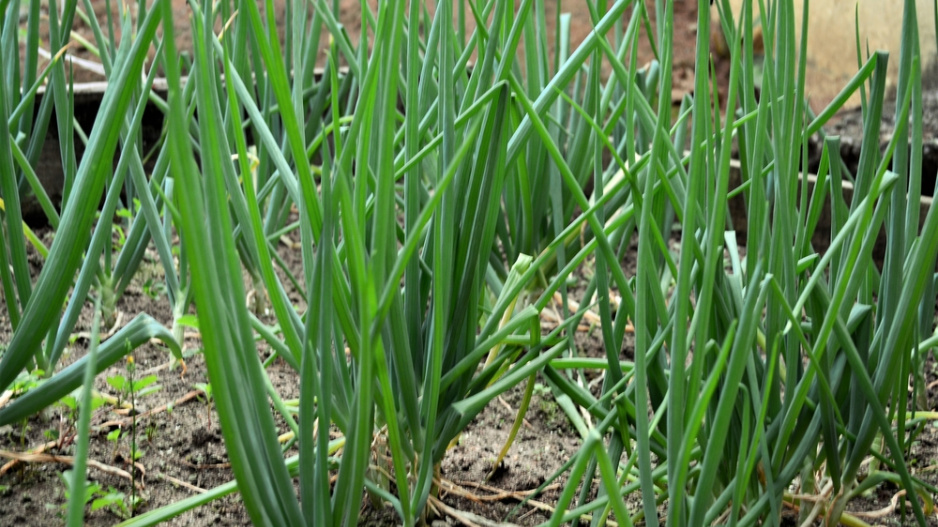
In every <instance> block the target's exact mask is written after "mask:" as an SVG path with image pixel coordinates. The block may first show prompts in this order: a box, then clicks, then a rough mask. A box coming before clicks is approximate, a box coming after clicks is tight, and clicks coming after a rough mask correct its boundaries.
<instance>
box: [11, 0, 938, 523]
mask: <svg viewBox="0 0 938 527" xmlns="http://www.w3.org/2000/svg"><path fill="white" fill-rule="evenodd" d="M93 3H94V4H95V5H97V6H103V5H104V2H103V0H93ZM547 3H548V5H549V6H555V5H556V4H555V1H554V0H547ZM174 4H175V6H176V21H177V23H176V29H177V37H178V38H180V43H181V47H182V48H183V49H185V47H186V42H187V40H186V38H187V35H188V10H187V8H186V4H185V2H184V1H181V0H174ZM342 6H343V11H342V12H343V22H344V23H346V28H347V30H348V31H349V32H350V34H353V35H355V36H357V34H356V33H355V31H356V28H357V27H358V28H360V26H358V25H357V23H356V20H357V15H358V13H357V6H358V2H354V1H349V0H343V1H342ZM102 12H103V8H102ZM550 18H551V17H548V19H550ZM675 18H676V20H675V40H676V42H675V53H676V56H675V77H676V78H675V90H676V91H675V93H674V94H673V96H674V97H677V98H679V97H680V96H681V95H682V94H683V93H687V92H689V90H690V89H691V87H692V86H693V69H692V64H693V50H694V45H695V39H696V13H695V3H694V2H690V1H685V2H681V1H677V2H676V3H675ZM573 23H574V24H573V37H574V38H573V40H574V43H577V42H578V41H579V40H582V38H583V37H584V36H585V35H586V34H587V33H588V32H589V30H590V26H589V24H588V20H587V19H586V18H584V15H583V13H582V10H579V12H577V10H574V19H573ZM190 44H191V43H190ZM649 59H650V55H649V53H648V50H647V49H646V50H643V60H645V61H647V60H649ZM78 75H82V74H76V80H78V77H77V76H78ZM84 80H92V79H84ZM94 80H99V79H94ZM681 90H683V93H681ZM936 136H938V135H933V136H932V137H936ZM44 236H45V240H46V242H47V243H50V242H51V233H49V232H46V233H45V234H44ZM634 249H635V246H634V243H633V247H632V250H631V251H629V252H628V254H627V255H626V257H625V259H624V260H623V262H622V265H623V268H624V269H625V271H626V273H627V276H634V271H635V263H634V262H635V251H634ZM279 252H280V254H281V255H282V256H283V258H284V259H285V261H287V263H288V265H289V266H290V267H291V268H292V269H294V270H297V269H300V266H301V261H300V259H301V257H300V254H299V251H298V250H296V249H294V248H293V247H292V246H288V245H285V244H281V246H280V247H279ZM30 263H31V264H32V266H33V271H34V272H35V273H36V274H38V272H39V270H40V266H41V259H40V258H39V257H38V255H36V254H34V253H31V255H30ZM160 273H161V271H160V267H159V264H158V262H157V258H156V255H155V254H153V253H152V251H151V252H150V253H148V255H147V257H146V261H145V264H144V266H143V269H142V271H141V272H140V273H139V275H138V276H137V277H136V279H135V281H134V283H133V284H132V285H131V286H130V288H129V289H128V291H127V292H126V293H125V294H124V296H123V297H122V298H121V300H120V302H119V304H118V310H119V318H118V322H117V323H118V325H120V324H121V323H126V322H127V321H129V320H131V319H132V318H133V317H134V316H135V315H136V314H137V313H141V312H143V313H148V314H150V315H151V316H153V317H154V318H156V319H157V320H159V321H160V322H162V323H164V324H166V325H167V326H168V325H169V324H171V321H172V314H171V312H170V309H169V307H168V302H167V300H166V298H165V295H162V296H161V295H160V294H159V292H158V288H156V287H153V284H158V283H159V282H160V281H161V276H160ZM297 274H298V276H302V273H297ZM580 278H581V281H582V280H584V278H583V277H582V276H580ZM284 283H285V284H288V282H286V281H285V282H284ZM576 293H577V290H576V289H575V290H574V292H573V296H576ZM291 300H293V301H294V302H295V303H296V304H297V305H298V308H300V309H305V307H304V306H303V304H302V301H301V300H300V298H299V295H297V294H296V293H295V292H293V293H292V294H291ZM548 318H549V317H548ZM272 320H273V319H272V318H269V317H268V320H267V321H268V322H271V321H272ZM545 325H546V326H545V327H549V325H550V321H549V320H548V319H545ZM90 326H91V309H90V307H89V306H86V309H85V312H84V313H83V314H82V318H81V320H80V321H79V323H78V326H77V327H76V329H75V331H76V340H75V342H74V344H73V345H71V346H70V347H69V353H68V355H66V356H65V357H64V358H63V360H62V366H63V367H64V366H66V365H68V364H70V363H71V362H74V361H75V360H77V359H78V358H80V356H81V355H82V354H83V353H84V351H85V349H86V348H87V345H88V337H87V332H88V331H89V330H90ZM10 337H11V328H10V319H9V316H8V314H7V310H6V305H0V343H6V342H9V341H10ZM576 342H577V346H578V348H579V350H580V351H581V352H582V353H583V354H585V355H589V356H604V353H603V350H602V343H601V337H600V335H599V331H598V330H597V329H595V328H584V329H583V330H582V331H578V332H577V334H576ZM185 345H186V347H187V348H188V349H189V350H198V349H199V346H200V345H201V344H200V340H199V338H198V334H197V333H195V332H194V331H193V332H191V333H189V334H188V335H187V338H186V342H185ZM258 352H259V353H260V355H261V357H262V358H266V357H267V356H268V355H269V354H270V350H269V349H267V348H266V347H265V346H264V345H260V346H259V349H258ZM621 357H622V359H625V360H630V359H631V358H632V340H631V336H630V335H627V336H626V341H625V343H624V346H623V349H622V350H621ZM132 358H133V369H134V376H135V377H137V378H140V377H142V376H145V375H150V374H152V375H156V376H157V377H158V379H159V380H158V382H159V384H160V385H161V389H160V390H159V391H157V392H156V393H153V394H150V395H147V396H145V397H142V398H141V399H140V400H138V401H136V408H137V411H138V412H147V411H149V410H159V409H160V408H163V407H165V406H166V405H171V410H170V409H164V410H161V411H157V412H154V413H153V414H150V415H141V416H139V417H137V418H136V419H133V418H131V417H129V416H128V415H126V412H124V413H119V412H118V408H117V407H116V406H115V405H106V406H105V407H102V408H100V409H99V410H98V411H96V412H95V415H94V416H93V419H92V425H93V427H94V429H95V432H94V433H93V435H92V438H91V439H92V440H91V452H90V459H92V460H94V461H96V462H98V463H99V464H100V466H101V467H102V468H104V469H105V470H101V469H98V468H91V469H89V477H90V479H91V481H92V482H94V483H97V484H99V485H100V486H101V488H102V489H104V490H108V489H113V490H114V491H115V492H120V493H123V494H124V495H125V497H126V500H125V501H126V503H127V504H128V505H129V504H130V500H131V496H132V495H136V496H137V497H139V498H140V505H139V507H138V508H137V509H136V513H138V514H139V513H142V512H145V511H148V510H153V509H156V508H159V507H161V506H164V505H167V504H170V503H174V502H177V501H179V500H181V499H185V498H187V497H190V496H192V495H194V494H195V493H198V492H202V491H203V490H206V489H211V488H214V487H216V486H218V485H221V484H223V483H226V482H228V481H231V480H232V479H233V475H232V472H231V470H230V467H229V466H228V464H227V463H228V459H227V455H226V452H225V448H224V441H223V439H222V434H221V431H220V427H219V424H218V418H217V416H216V414H215V411H214V407H213V404H212V402H211V400H210V399H209V398H208V397H206V395H205V394H204V392H202V391H200V390H199V388H198V387H199V386H201V385H204V384H205V383H208V382H209V379H208V377H207V372H206V369H205V364H204V360H203V357H202V355H201V354H200V353H197V352H196V353H194V354H192V355H191V356H190V357H189V358H188V359H187V361H186V364H187V366H188V367H187V370H186V372H185V373H184V374H183V373H182V372H181V370H180V369H179V368H175V369H172V368H170V367H169V361H170V358H171V356H170V354H169V352H168V351H166V349H165V348H164V347H162V346H160V345H158V344H148V345H145V346H143V347H141V348H139V349H137V350H136V351H135V352H134V353H133V355H132ZM128 366H129V363H128V362H127V361H124V362H121V363H119V364H117V365H115V366H113V367H111V368H109V369H108V370H107V371H106V372H104V373H103V374H102V375H99V376H98V378H97V380H96V383H95V388H96V389H97V390H99V391H100V392H101V393H103V394H112V395H113V394H114V390H113V388H111V387H110V386H109V385H108V383H107V382H106V379H107V378H108V377H110V376H114V375H124V376H128V375H129V369H128ZM928 368H929V369H928V371H929V373H928V379H929V381H930V382H931V383H932V384H930V385H929V396H930V397H929V400H930V401H932V402H931V409H936V406H935V402H936V401H938V388H936V386H938V380H936V379H938V375H936V365H935V363H934V362H933V361H930V362H929V365H928ZM268 373H269V375H270V378H271V381H272V383H273V384H274V386H275V388H276V389H277V390H278V392H279V393H280V394H281V396H282V397H283V398H284V399H289V398H295V397H297V396H298V386H299V381H298V378H297V375H296V373H295V372H294V371H293V370H292V369H291V368H290V367H289V366H287V365H286V364H285V363H283V362H282V361H280V360H275V361H274V362H273V364H272V365H271V366H270V367H269V368H268ZM539 381H540V379H539ZM520 401H521V388H520V387H519V388H516V389H515V390H512V391H510V392H508V393H506V394H504V395H503V396H502V397H499V398H498V399H496V400H495V401H493V402H492V404H490V405H489V407H488V408H487V409H486V410H485V411H484V412H482V413H481V414H480V415H479V416H478V417H477V418H476V419H475V420H474V421H473V422H472V423H471V424H470V425H469V427H468V428H467V430H466V431H465V432H464V433H463V434H462V435H461V436H460V438H459V441H458V442H457V444H456V445H455V446H454V447H453V448H452V449H451V450H450V451H449V452H448V453H447V456H446V459H445V460H444V462H443V466H442V474H441V475H442V478H443V482H444V484H443V486H442V488H441V492H440V502H439V503H438V504H436V505H435V510H436V512H437V513H438V514H437V515H436V516H434V517H433V518H432V522H433V525H436V526H439V527H442V526H443V525H458V524H462V525H469V524H475V525H496V524H499V522H509V523H510V524H519V525H535V524H538V523H541V522H543V521H545V520H547V519H548V518H549V516H550V507H551V505H552V504H553V503H554V502H555V500H556V499H557V496H558V494H559V492H560V489H561V488H562V485H563V483H564V481H565V480H564V478H563V477H561V478H559V479H558V480H556V482H555V485H554V486H552V487H549V490H548V491H547V492H545V493H543V494H541V495H539V496H538V497H536V498H535V501H536V502H537V503H536V504H535V505H532V504H528V505H525V506H523V507H521V508H520V509H519V510H518V511H517V512H515V513H514V514H512V515H511V516H509V513H511V512H512V511H513V510H514V509H515V507H516V505H518V503H519V499H520V498H521V497H523V496H525V495H526V493H527V492H528V491H530V490H531V489H534V488H536V487H538V486H539V485H541V484H542V483H544V482H545V481H547V480H548V479H549V478H551V477H552V475H553V474H554V473H555V472H556V471H557V470H558V468H559V467H560V466H561V464H562V462H563V461H564V460H566V459H568V458H569V457H570V456H572V455H574V454H575V453H576V451H577V449H578V448H579V445H580V440H579V438H578V435H577V433H576V431H575V430H574V429H573V427H572V426H571V425H570V424H569V422H568V420H567V419H566V417H565V415H564V413H563V411H562V410H561V409H560V408H559V406H558V405H557V403H556V402H555V401H554V400H553V398H552V397H551V395H550V394H549V392H545V391H540V390H538V391H537V393H536V395H535V396H534V400H533V401H532V404H531V406H530V409H529V411H528V413H527V415H526V417H525V422H524V425H523V426H522V428H521V431H520V432H519V435H518V439H517V440H516V442H515V444H514V446H513V447H512V449H511V451H510V453H509V454H508V456H507V458H506V459H505V462H504V464H503V465H502V466H501V467H499V468H498V470H496V471H495V473H494V474H493V475H492V477H491V478H489V477H488V476H489V473H490V472H491V471H492V469H493V464H494V461H495V458H496V456H497V455H498V450H499V449H500V448H501V445H502V444H503V443H504V442H505V440H506V439H507V436H508V432H509V430H510V428H511V425H512V422H513V421H514V419H515V416H516V414H517V409H518V406H519V404H520ZM277 426H278V431H279V432H281V433H282V432H286V431H287V427H286V425H285V423H284V422H282V420H280V421H278V422H277ZM73 427H74V421H73V420H72V419H71V418H70V417H69V415H68V412H67V410H66V409H65V408H64V407H61V406H54V407H51V408H49V409H47V410H46V411H44V412H42V413H41V414H40V415H38V416H34V417H32V418H30V419H29V420H28V421H27V422H25V423H21V424H18V425H16V426H7V427H3V428H0V456H4V455H5V456H7V457H6V458H3V459H0V467H2V468H0V527H2V526H47V525H59V524H61V521H62V520H61V518H62V516H61V515H62V514H63V505H64V504H65V502H66V500H65V496H64V485H63V483H62V480H61V479H60V475H61V473H62V471H64V470H67V469H68V468H69V464H68V463H67V462H66V461H67V460H63V459H62V458H61V457H57V456H70V455H72V452H73V450H74V448H73V441H74V434H75V432H74V428H73ZM117 429H120V430H122V436H121V438H120V439H119V440H118V441H109V440H108V439H107V435H108V433H109V432H113V431H114V430H117ZM132 437H135V438H136V439H135V440H136V443H137V448H138V449H139V450H140V451H142V456H140V457H139V459H138V460H137V461H136V463H131V462H130V441H131V438H132ZM39 449H41V451H42V454H45V455H46V456H47V457H41V456H39V457H35V458H34V459H33V460H32V461H26V462H15V463H14V462H11V460H10V459H9V454H10V453H25V452H31V451H33V452H35V451H37V450H39ZM295 453H296V452H295V449H293V450H292V451H289V452H288V453H287V454H288V455H292V454H295ZM909 459H911V460H912V466H913V468H914V470H915V472H916V474H917V475H918V476H919V477H922V478H923V479H925V480H926V481H928V482H930V483H932V484H936V482H938V474H936V472H938V465H936V463H938V434H936V432H935V428H934V427H932V426H927V427H926V430H925V432H924V433H923V434H922V436H921V437H920V438H919V440H918V441H917V442H915V443H914V444H913V445H912V449H911V452H910V455H909ZM114 469H119V470H121V471H123V475H122V474H120V473H118V472H116V470H114ZM127 475H132V479H133V482H131V480H130V479H128V478H127V477H125V476H127ZM135 488H136V490H134V489H135ZM896 493H897V489H896V488H895V487H891V486H889V485H888V484H885V485H881V486H880V487H878V488H877V489H876V490H875V491H874V492H873V493H872V494H871V495H870V496H868V497H864V498H863V499H862V500H857V501H855V502H853V503H852V504H851V506H850V507H849V509H850V510H870V511H878V510H882V509H884V508H888V507H889V505H890V501H891V500H892V499H893V498H894V497H895V496H896ZM632 499H633V500H634V499H635V498H632ZM629 506H630V508H632V509H633V510H637V508H638V507H639V504H638V502H637V501H632V502H630V503H629ZM361 513H362V524H363V525H395V524H396V516H395V514H394V513H393V511H391V510H389V509H387V508H375V507H374V506H373V505H372V504H370V502H369V501H368V500H367V499H366V500H365V502H364V505H363V510H362V511H361ZM86 518H87V525H91V526H104V525H113V524H115V523H117V522H119V521H120V519H121V517H120V511H119V510H118V509H116V508H114V507H104V508H102V509H100V510H97V511H94V512H89V513H88V515H87V517H86ZM794 518H797V513H796V511H794V510H786V511H784V524H785V525H794V524H795V523H794ZM868 521H870V522H871V523H872V524H881V525H904V524H911V523H909V522H904V521H903V519H902V517H901V516H900V515H899V514H898V513H896V512H890V513H888V514H887V515H885V516H883V517H881V518H879V519H875V520H868ZM170 524H171V525H180V526H190V525H191V526H208V525H249V524H250V521H249V518H248V516H247V514H246V512H245V510H244V507H243V504H242V503H241V500H240V498H239V497H238V496H237V494H233V495H229V496H228V497H225V498H223V499H220V500H216V501H214V502H212V503H210V504H209V505H205V506H203V507H200V508H197V509H194V510H192V511H189V512H186V513H184V514H183V515H182V516H180V517H177V518H175V519H174V520H172V521H171V522H170ZM930 525H938V521H935V520H934V519H931V520H930Z"/></svg>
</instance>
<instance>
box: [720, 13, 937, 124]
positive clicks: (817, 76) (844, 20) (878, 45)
mask: <svg viewBox="0 0 938 527" xmlns="http://www.w3.org/2000/svg"><path fill="white" fill-rule="evenodd" d="M915 2H916V5H917V7H918V20H919V37H920V42H921V48H922V56H923V66H924V67H923V71H924V72H926V73H927V72H928V71H929V69H930V68H933V67H934V64H935V61H936V56H938V51H936V44H935V11H934V7H933V6H934V4H933V0H915ZM742 3H743V2H742V0H730V4H732V5H733V7H734V11H735V12H736V13H739V9H740V6H742ZM794 3H795V13H796V16H797V18H798V20H799V22H798V26H797V28H798V36H799V38H800V33H801V31H800V30H801V23H800V20H801V15H802V2H800V1H797V0H795V2H794ZM903 5H904V1H903V0H814V1H812V2H811V3H810V6H809V16H808V62H807V78H806V80H805V84H806V91H807V95H808V97H809V98H810V100H811V106H812V107H813V108H814V109H815V110H819V109H821V108H823V107H824V106H825V105H826V104H827V103H828V102H830V101H831V100H832V99H833V98H834V97H835V96H836V95H837V93H839V91H840V89H841V88H843V86H844V85H845V84H846V83H847V82H849V80H850V78H851V77H852V76H853V75H854V73H856V71H857V58H856V44H855V43H856V31H855V26H854V23H855V19H854V13H856V14H857V15H858V18H859V25H860V41H861V45H863V46H864V53H865V46H866V44H867V43H868V44H869V49H870V50H871V51H875V50H880V49H881V50H886V51H888V52H889V75H890V77H889V81H888V82H889V83H890V84H892V85H894V84H895V81H896V78H897V76H898V73H899V46H900V42H901V37H902V34H901V33H902V12H903ZM757 10H758V7H756V12H757ZM713 14H714V17H716V8H713ZM851 105H859V96H855V97H854V99H853V100H851Z"/></svg>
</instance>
